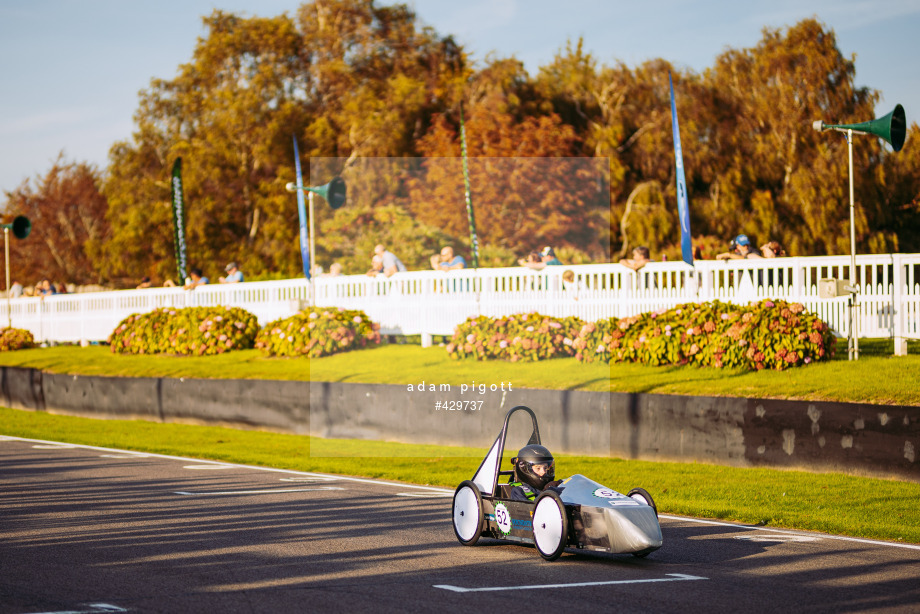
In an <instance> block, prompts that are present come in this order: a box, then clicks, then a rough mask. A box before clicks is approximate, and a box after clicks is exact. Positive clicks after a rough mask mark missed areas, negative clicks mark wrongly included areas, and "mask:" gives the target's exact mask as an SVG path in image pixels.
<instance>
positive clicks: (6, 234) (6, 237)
mask: <svg viewBox="0 0 920 614" xmlns="http://www.w3.org/2000/svg"><path fill="white" fill-rule="evenodd" d="M3 264H4V268H5V269H6V322H7V324H6V325H7V328H13V308H12V307H11V303H10V294H12V291H11V290H10V229H9V228H7V227H6V226H4V227H3Z"/></svg>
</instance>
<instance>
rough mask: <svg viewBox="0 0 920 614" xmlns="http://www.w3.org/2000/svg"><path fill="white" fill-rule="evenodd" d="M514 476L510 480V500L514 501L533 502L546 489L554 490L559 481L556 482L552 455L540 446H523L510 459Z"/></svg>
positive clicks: (556, 488) (557, 486) (557, 488)
mask: <svg viewBox="0 0 920 614" xmlns="http://www.w3.org/2000/svg"><path fill="white" fill-rule="evenodd" d="M511 464H512V465H513V466H514V475H513V476H512V478H511V480H512V481H511V483H510V486H511V487H512V488H511V498H512V499H514V500H515V501H533V500H534V499H536V498H537V495H539V494H540V493H541V492H543V491H544V490H546V489H547V488H551V489H553V490H556V491H557V492H559V491H561V490H562V489H561V488H559V484H560V481H559V480H556V462H555V461H554V460H553V454H552V452H550V451H549V450H547V449H546V448H544V447H543V446H541V445H537V444H531V445H527V446H524V447H523V448H521V449H520V451H519V452H518V453H517V456H515V457H514V458H512V459H511Z"/></svg>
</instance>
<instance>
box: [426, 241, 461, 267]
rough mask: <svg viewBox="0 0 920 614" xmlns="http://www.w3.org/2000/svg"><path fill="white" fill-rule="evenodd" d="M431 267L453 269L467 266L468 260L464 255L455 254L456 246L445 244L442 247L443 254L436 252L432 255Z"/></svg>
mask: <svg viewBox="0 0 920 614" xmlns="http://www.w3.org/2000/svg"><path fill="white" fill-rule="evenodd" d="M431 268H433V269H434V270H435V271H452V270H454V269H463V268H466V260H464V259H463V256H460V255H456V256H455V255H454V248H453V247H451V246H449V245H445V246H444V247H442V248H441V254H440V255H438V254H435V255H434V256H432V257H431Z"/></svg>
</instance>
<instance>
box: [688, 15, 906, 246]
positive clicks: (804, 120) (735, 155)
mask: <svg viewBox="0 0 920 614" xmlns="http://www.w3.org/2000/svg"><path fill="white" fill-rule="evenodd" d="M854 76H855V65H854V61H853V59H852V58H850V59H848V58H845V57H844V56H843V55H842V54H841V53H840V50H839V49H838V48H837V42H836V37H835V35H834V33H833V31H829V30H826V29H825V28H824V27H823V26H822V25H821V24H820V23H818V22H817V21H816V20H814V19H806V20H803V21H801V22H799V23H798V24H796V25H795V26H792V27H790V28H787V29H786V30H785V31H783V30H777V29H765V30H764V33H763V39H762V40H761V42H760V43H759V44H758V45H757V46H755V47H754V48H751V49H744V50H729V51H726V52H725V53H723V54H722V55H721V56H719V57H718V58H717V60H716V64H715V66H714V67H713V68H712V69H711V70H710V71H707V73H706V75H705V79H706V82H707V83H708V84H709V86H710V87H711V88H712V89H713V90H714V91H717V92H719V98H720V105H719V108H720V109H721V112H720V115H721V117H720V118H719V119H720V120H721V121H720V122H719V123H718V124H717V126H718V131H717V133H716V135H715V136H716V138H715V139H713V140H711V141H710V142H709V143H707V147H709V148H710V149H711V150H712V154H711V155H712V162H711V164H712V165H713V166H717V167H719V168H721V169H724V170H722V171H720V172H718V173H717V176H716V178H715V179H714V183H713V185H712V187H711V188H710V194H711V198H709V199H704V200H702V201H701V202H700V206H701V207H703V209H704V211H706V217H707V218H708V219H710V220H712V227H713V229H714V230H715V231H716V232H717V233H718V234H722V235H723V236H731V235H733V234H737V233H738V232H745V233H747V234H749V235H752V236H754V237H757V240H759V241H765V240H767V239H771V238H775V239H779V240H780V241H781V242H783V243H784V244H785V245H786V246H787V248H788V249H789V252H790V253H792V254H834V253H846V252H847V251H849V249H848V244H849V232H848V225H849V214H848V206H847V203H848V198H847V189H846V186H847V183H846V177H847V156H846V143H845V140H844V139H843V138H842V137H840V135H836V134H819V133H817V132H815V131H814V130H813V129H812V123H813V121H814V120H815V119H826V120H827V121H829V122H830V121H832V122H834V123H850V122H853V121H863V120H866V119H869V118H871V117H872V116H873V106H874V104H875V102H876V100H877V98H878V95H877V94H876V93H875V92H873V91H871V90H869V89H867V88H857V87H856V86H855V84H854ZM883 156H884V154H883V152H882V148H881V146H880V145H879V144H878V143H877V142H872V141H870V140H866V141H865V142H861V143H860V146H859V147H858V148H856V160H855V162H856V166H857V168H856V172H858V173H860V174H861V175H864V174H869V173H866V171H867V170H868V169H869V168H871V167H874V166H876V165H877V164H879V162H880V159H881V158H882V157H883ZM858 190H859V195H858V198H859V200H860V201H862V202H863V206H862V207H861V208H860V215H859V217H858V219H857V235H858V239H859V243H860V246H861V249H862V250H867V249H868V250H869V251H882V250H884V249H887V248H888V247H889V246H890V244H891V237H890V236H885V234H884V233H881V232H879V231H878V230H875V228H876V226H877V224H876V222H877V221H879V219H880V215H883V214H882V211H880V210H879V208H878V206H877V204H876V203H875V202H869V201H867V200H866V199H865V196H866V195H867V194H869V193H870V190H869V188H868V186H867V185H866V184H865V183H863V184H862V186H861V187H859V188H858ZM806 228H807V229H808V231H807V232H803V231H802V229H806Z"/></svg>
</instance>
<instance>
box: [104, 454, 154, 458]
mask: <svg viewBox="0 0 920 614" xmlns="http://www.w3.org/2000/svg"><path fill="white" fill-rule="evenodd" d="M99 458H147V455H146V454H100V455H99Z"/></svg>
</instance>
